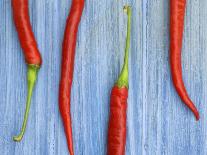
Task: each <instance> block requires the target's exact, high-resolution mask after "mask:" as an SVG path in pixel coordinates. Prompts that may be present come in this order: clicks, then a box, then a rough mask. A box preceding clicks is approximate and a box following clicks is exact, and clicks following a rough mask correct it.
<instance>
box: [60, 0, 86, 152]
mask: <svg viewBox="0 0 207 155" xmlns="http://www.w3.org/2000/svg"><path fill="white" fill-rule="evenodd" d="M83 8H84V0H72V5H71V9H70V13H69V16H68V19H67V23H66V28H65V34H64V40H63V47H62V67H61V79H60V88H59V109H60V114H61V117H62V120H63V125H64V129H65V135H66V139H67V143H68V149H69V152H70V154H71V155H74V151H73V137H72V125H71V114H70V95H71V86H72V81H73V69H74V59H75V48H76V38H77V32H78V26H79V23H80V20H81V16H82V12H83Z"/></svg>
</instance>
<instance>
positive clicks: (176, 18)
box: [170, 0, 199, 120]
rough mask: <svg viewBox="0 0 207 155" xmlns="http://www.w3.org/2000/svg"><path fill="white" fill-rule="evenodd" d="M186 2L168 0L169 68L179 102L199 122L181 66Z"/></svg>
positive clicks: (183, 0) (184, 0) (182, 0)
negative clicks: (182, 103)
mask: <svg viewBox="0 0 207 155" xmlns="http://www.w3.org/2000/svg"><path fill="white" fill-rule="evenodd" d="M185 8H186V0H170V66H171V74H172V80H173V84H174V86H175V89H176V91H177V93H178V94H179V96H180V98H181V100H182V101H183V102H184V103H185V104H186V106H187V107H188V108H189V109H190V110H191V111H192V112H193V113H194V115H195V117H196V120H199V112H198V110H197V109H196V107H195V105H194V104H193V102H192V101H191V99H190V98H189V96H188V93H187V91H186V88H185V85H184V82H183V77H182V64H181V50H182V39H183V29H184V17H185Z"/></svg>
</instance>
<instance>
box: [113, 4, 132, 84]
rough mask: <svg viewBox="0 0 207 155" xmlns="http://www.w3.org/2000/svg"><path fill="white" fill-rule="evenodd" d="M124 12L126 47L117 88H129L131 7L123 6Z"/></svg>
mask: <svg viewBox="0 0 207 155" xmlns="http://www.w3.org/2000/svg"><path fill="white" fill-rule="evenodd" d="M124 12H126V13H127V16H128V20H127V38H126V47H125V56H124V65H123V68H122V71H121V74H120V75H119V78H118V80H117V82H116V86H118V87H119V88H121V87H127V88H128V86H129V80H128V76H129V71H128V59H129V48H130V35H131V15H132V11H131V7H130V6H124Z"/></svg>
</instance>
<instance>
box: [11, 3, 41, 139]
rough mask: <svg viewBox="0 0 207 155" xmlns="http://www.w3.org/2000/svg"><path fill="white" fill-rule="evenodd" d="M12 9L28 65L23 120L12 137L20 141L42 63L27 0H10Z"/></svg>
mask: <svg viewBox="0 0 207 155" xmlns="http://www.w3.org/2000/svg"><path fill="white" fill-rule="evenodd" d="M12 9H13V18H14V24H15V26H16V30H17V33H18V36H19V40H20V44H21V47H22V49H23V53H24V56H25V61H26V63H27V66H28V73H27V82H28V96H27V103H26V110H25V114H24V122H23V125H22V129H21V132H20V134H19V135H18V136H14V137H13V139H14V141H21V139H22V137H23V135H24V132H25V130H26V125H27V120H28V115H29V109H30V104H31V97H32V92H33V88H34V85H35V82H36V79H37V75H38V70H39V69H40V66H41V64H42V59H41V55H40V52H39V50H38V47H37V43H36V40H35V37H34V34H33V32H32V27H31V24H30V19H29V8H28V0H12Z"/></svg>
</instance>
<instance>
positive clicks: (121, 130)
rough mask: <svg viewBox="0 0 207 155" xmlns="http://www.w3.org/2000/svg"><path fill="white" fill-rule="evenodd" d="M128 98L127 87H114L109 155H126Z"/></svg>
mask: <svg viewBox="0 0 207 155" xmlns="http://www.w3.org/2000/svg"><path fill="white" fill-rule="evenodd" d="M127 98H128V88H127V87H122V88H119V87H118V86H114V87H113V89H112V92H111V101H110V117H109V129H108V153H107V154H108V155H124V154H125V145H126V117H127Z"/></svg>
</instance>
